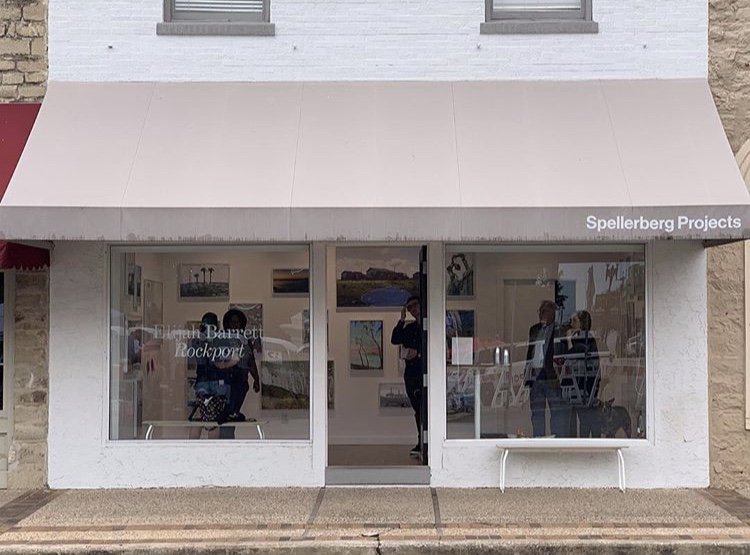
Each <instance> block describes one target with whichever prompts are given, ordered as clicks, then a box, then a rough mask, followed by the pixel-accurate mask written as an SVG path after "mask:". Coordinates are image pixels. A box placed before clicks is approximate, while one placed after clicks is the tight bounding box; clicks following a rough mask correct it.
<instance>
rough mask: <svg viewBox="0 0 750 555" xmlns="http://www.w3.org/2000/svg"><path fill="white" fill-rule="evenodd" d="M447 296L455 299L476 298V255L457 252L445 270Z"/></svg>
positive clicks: (451, 256)
mask: <svg viewBox="0 0 750 555" xmlns="http://www.w3.org/2000/svg"><path fill="white" fill-rule="evenodd" d="M445 271H446V277H445V294H446V296H447V297H449V298H454V299H471V298H474V255H473V254H471V253H470V254H466V253H463V252H456V253H453V254H451V255H450V260H449V262H448V266H447V267H446V269H445Z"/></svg>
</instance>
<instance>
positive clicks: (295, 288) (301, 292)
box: [272, 268, 310, 297]
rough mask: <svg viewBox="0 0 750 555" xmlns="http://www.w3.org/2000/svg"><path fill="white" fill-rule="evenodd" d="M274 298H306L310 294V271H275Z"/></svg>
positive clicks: (298, 269) (297, 269)
mask: <svg viewBox="0 0 750 555" xmlns="http://www.w3.org/2000/svg"><path fill="white" fill-rule="evenodd" d="M272 293H273V296H274V297H306V296H307V295H309V294H310V270H308V269H307V268H294V269H291V270H277V269H274V270H273V291H272Z"/></svg>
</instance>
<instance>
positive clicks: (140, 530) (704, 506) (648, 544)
mask: <svg viewBox="0 0 750 555" xmlns="http://www.w3.org/2000/svg"><path fill="white" fill-rule="evenodd" d="M0 504H2V506H0V527H1V528H0V553H31V552H33V553H68V552H69V553H74V552H78V553H82V552H90V553H93V552H96V553H145V552H149V553H157V552H158V553H183V554H184V553H230V552H231V553H258V552H261V551H262V552H273V553H287V552H288V553H296V554H298V555H302V554H308V553H309V554H313V553H315V554H318V553H371V554H374V555H375V554H376V555H381V554H385V553H404V554H406V553H452V554H453V553H475V554H478V553H602V552H604V553H649V552H653V553H664V552H669V553H691V554H692V553H742V554H748V553H750V498H748V497H746V496H743V495H740V494H738V493H736V492H731V491H720V490H629V491H627V492H625V493H621V492H619V491H618V490H614V489H611V490H581V489H509V490H507V491H506V492H505V493H500V491H499V490H497V489H490V488H487V489H434V488H428V487H423V488H421V487H414V488H395V487H384V488H353V487H347V488H333V487H328V488H322V489H317V488H285V489H271V488H252V489H244V488H203V489H149V490H67V491H46V490H44V491H30V492H11V491H6V492H0Z"/></svg>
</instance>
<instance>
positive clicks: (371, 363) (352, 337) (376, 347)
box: [349, 320, 383, 370]
mask: <svg viewBox="0 0 750 555" xmlns="http://www.w3.org/2000/svg"><path fill="white" fill-rule="evenodd" d="M349 365H350V368H351V369H352V370H382V369H383V321H382V320H352V321H351V322H349Z"/></svg>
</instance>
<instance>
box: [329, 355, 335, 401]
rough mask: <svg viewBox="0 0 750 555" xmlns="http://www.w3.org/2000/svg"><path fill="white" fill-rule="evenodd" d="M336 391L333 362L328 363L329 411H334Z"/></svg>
mask: <svg viewBox="0 0 750 555" xmlns="http://www.w3.org/2000/svg"><path fill="white" fill-rule="evenodd" d="M335 389H336V372H335V371H334V365H333V361H332V360H329V361H328V410H333V408H334V399H335V397H336V396H335Z"/></svg>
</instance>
